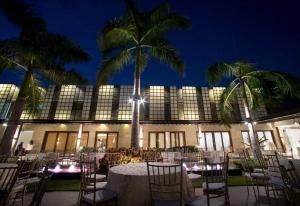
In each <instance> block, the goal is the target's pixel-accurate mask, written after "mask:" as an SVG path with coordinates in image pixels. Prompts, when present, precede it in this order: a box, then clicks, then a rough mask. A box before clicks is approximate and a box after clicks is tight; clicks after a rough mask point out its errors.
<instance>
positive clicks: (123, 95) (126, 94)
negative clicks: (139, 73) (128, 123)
mask: <svg viewBox="0 0 300 206" xmlns="http://www.w3.org/2000/svg"><path fill="white" fill-rule="evenodd" d="M132 91H133V86H121V87H120V99H119V111H118V120H130V119H131V110H132V109H131V103H130V102H129V99H130V97H131V96H132Z"/></svg>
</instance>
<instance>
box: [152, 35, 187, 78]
mask: <svg viewBox="0 0 300 206" xmlns="http://www.w3.org/2000/svg"><path fill="white" fill-rule="evenodd" d="M150 55H151V56H152V57H154V58H156V59H158V60H159V61H160V62H161V63H165V64H167V65H169V66H170V67H171V68H172V69H174V70H175V71H177V72H178V73H179V74H180V75H183V74H184V63H183V61H182V59H181V57H180V55H179V53H178V51H177V50H176V49H175V48H174V47H173V46H172V45H170V44H169V43H168V42H166V41H161V40H160V41H157V42H156V43H154V44H153V45H152V46H151V47H150Z"/></svg>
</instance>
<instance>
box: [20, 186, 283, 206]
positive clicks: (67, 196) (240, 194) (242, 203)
mask: <svg viewBox="0 0 300 206" xmlns="http://www.w3.org/2000/svg"><path fill="white" fill-rule="evenodd" d="M249 189H250V195H249V197H248V195H247V187H245V186H242V187H229V194H230V203H231V206H254V205H255V206H264V205H268V201H267V198H266V196H265V193H264V189H263V188H261V189H260V197H259V201H256V200H255V197H254V195H253V191H252V188H251V187H249ZM201 193H202V189H196V194H197V195H199V194H201ZM77 198H78V192H47V193H46V194H45V196H44V198H43V201H42V206H74V205H76V202H77ZM29 199H30V195H29V196H27V198H26V203H28V202H29ZM17 205H21V204H17ZM25 205H28V204H25ZM274 205H284V203H282V202H278V200H277V202H276V203H274Z"/></svg>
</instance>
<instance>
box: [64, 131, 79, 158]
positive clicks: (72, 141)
mask: <svg viewBox="0 0 300 206" xmlns="http://www.w3.org/2000/svg"><path fill="white" fill-rule="evenodd" d="M77 136H78V133H77V132H74V133H73V132H72V133H69V137H68V142H67V145H66V150H65V153H73V152H75V150H76V140H77Z"/></svg>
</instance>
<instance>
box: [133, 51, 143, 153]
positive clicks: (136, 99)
mask: <svg viewBox="0 0 300 206" xmlns="http://www.w3.org/2000/svg"><path fill="white" fill-rule="evenodd" d="M140 60H141V48H140V47H139V46H138V47H137V51H136V62H135V72H134V88H133V101H132V120H131V147H136V148H137V147H139V133H140V91H141V79H140Z"/></svg>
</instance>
